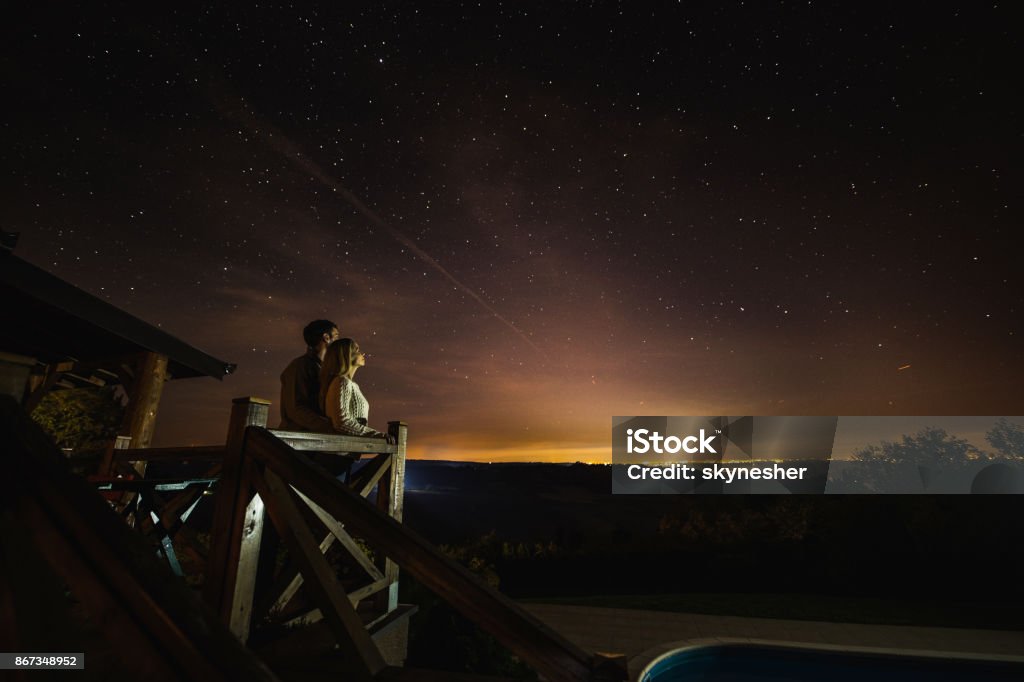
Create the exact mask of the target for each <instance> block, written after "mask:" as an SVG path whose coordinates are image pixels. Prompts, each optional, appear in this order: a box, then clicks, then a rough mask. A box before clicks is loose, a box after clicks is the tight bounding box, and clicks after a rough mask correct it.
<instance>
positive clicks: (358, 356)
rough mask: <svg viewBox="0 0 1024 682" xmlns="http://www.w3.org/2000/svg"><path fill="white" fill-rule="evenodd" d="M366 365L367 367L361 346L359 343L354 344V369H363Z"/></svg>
mask: <svg viewBox="0 0 1024 682" xmlns="http://www.w3.org/2000/svg"><path fill="white" fill-rule="evenodd" d="M364 365H366V355H365V354H364V353H363V351H362V350H361V349H360V348H359V344H358V343H353V344H352V366H353V367H363V366H364Z"/></svg>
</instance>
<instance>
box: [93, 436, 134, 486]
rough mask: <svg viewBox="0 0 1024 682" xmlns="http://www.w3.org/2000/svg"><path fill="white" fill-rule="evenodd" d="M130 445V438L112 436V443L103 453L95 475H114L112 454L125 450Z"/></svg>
mask: <svg viewBox="0 0 1024 682" xmlns="http://www.w3.org/2000/svg"><path fill="white" fill-rule="evenodd" d="M131 444H132V439H131V436H114V441H113V442H112V443H110V445H108V446H107V449H106V450H105V451H104V452H103V461H102V462H100V468H99V470H98V471H97V472H96V473H98V474H99V475H100V476H112V475H113V473H114V452H115V451H116V450H127V449H128V448H129V447H130V446H131Z"/></svg>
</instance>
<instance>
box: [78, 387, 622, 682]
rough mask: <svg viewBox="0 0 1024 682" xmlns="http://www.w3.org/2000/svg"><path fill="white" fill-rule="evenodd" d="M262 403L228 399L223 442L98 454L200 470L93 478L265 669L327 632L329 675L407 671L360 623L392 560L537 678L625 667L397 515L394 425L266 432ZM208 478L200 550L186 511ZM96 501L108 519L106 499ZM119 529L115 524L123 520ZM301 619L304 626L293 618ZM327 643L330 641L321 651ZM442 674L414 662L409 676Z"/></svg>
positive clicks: (386, 594)
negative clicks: (197, 585)
mask: <svg viewBox="0 0 1024 682" xmlns="http://www.w3.org/2000/svg"><path fill="white" fill-rule="evenodd" d="M268 408H269V402H268V401H265V400H260V399H257V398H240V399H236V400H235V401H234V402H233V406H232V413H231V420H230V425H229V429H228V437H227V441H226V444H225V445H224V446H223V447H219V446H218V447H212V446H211V447H189V448H160V449H148V448H147V449H136V450H132V449H129V448H127V447H126V446H127V445H128V443H125V442H124V441H122V442H120V444H119V448H117V449H115V450H114V451H112V452H111V453H109V455H108V457H107V458H106V459H105V463H106V466H109V467H111V469H110V470H109V471H108V472H107V473H108V474H116V473H117V467H118V466H124V467H125V469H124V471H125V472H126V473H128V474H130V472H133V471H137V463H138V462H139V461H140V460H144V461H148V462H156V461H163V462H167V461H179V462H185V461H187V462H192V463H200V464H199V466H200V468H201V471H202V472H203V473H202V475H200V476H198V477H192V478H190V479H187V480H179V481H172V480H160V479H153V478H152V477H150V478H148V479H145V478H132V479H128V478H115V477H112V476H109V475H108V476H107V477H106V478H105V479H103V480H99V481H96V482H95V485H98V486H99V487H100V490H101V491H104V490H106V491H107V492H106V495H107V496H108V498H109V497H111V496H113V494H114V493H115V492H118V491H120V492H122V493H124V494H126V495H129V496H131V497H132V499H131V500H130V501H129V503H128V504H127V505H126V506H125V508H124V509H123V510H122V513H123V514H125V515H127V516H129V517H130V518H131V520H132V521H133V524H134V525H135V526H136V528H137V529H138V530H141V531H144V532H148V533H152V534H153V535H155V536H156V538H157V539H158V540H159V542H160V545H161V547H163V551H164V553H165V556H166V558H167V560H168V563H169V564H170V565H171V566H172V568H176V569H177V572H178V573H179V574H181V573H182V570H181V567H180V565H179V562H178V560H177V557H176V556H175V554H174V551H175V550H174V546H175V545H177V546H178V547H179V548H180V549H182V551H184V552H186V553H188V554H189V559H190V560H191V563H192V564H193V565H196V564H198V565H202V566H204V567H205V576H204V588H203V596H204V598H205V601H206V602H207V604H208V605H209V607H211V608H212V609H213V612H214V614H215V618H216V620H219V621H220V623H221V624H222V625H223V626H224V627H226V628H227V630H229V631H230V632H231V633H232V634H233V635H234V636H235V641H240V642H242V643H245V642H249V643H250V645H251V646H252V647H255V650H256V651H257V652H259V653H260V654H261V655H262V656H264V658H265V660H267V661H269V662H270V663H271V666H270V667H271V668H272V669H275V670H281V669H283V668H282V666H284V667H285V668H286V667H287V666H286V665H284V664H285V663H286V661H287V658H288V656H289V654H291V655H293V656H292V657H293V658H294V654H295V653H296V652H297V651H301V652H302V655H304V656H308V655H309V651H310V647H309V646H308V645H309V644H310V642H312V641H314V640H316V641H321V640H320V639H318V638H323V637H326V639H323V640H322V642H323V643H324V644H326V647H321V649H322V652H323V655H322V656H320V657H318V658H317V660H316V667H317V669H318V670H319V671H320V672H321V673H324V672H326V671H330V670H334V671H336V672H337V673H338V674H339V675H343V677H338V678H337V679H358V680H371V679H381V680H383V679H401V677H402V676H403V675H405V674H406V673H405V672H403V671H402V670H396V669H394V668H392V667H389V666H388V665H387V664H386V663H385V660H384V656H383V655H382V653H381V651H380V650H379V649H378V647H377V644H376V642H375V640H374V638H373V637H372V636H371V631H370V629H368V627H369V628H373V627H374V626H375V625H378V626H379V625H380V624H381V623H386V622H388V619H389V618H394V617H395V616H396V614H398V613H400V612H401V607H400V605H399V604H398V579H399V567H401V570H403V571H406V572H408V573H409V574H411V575H413V576H414V577H415V578H416V579H417V580H418V581H419V582H420V583H421V584H423V585H424V586H425V587H427V588H429V589H430V590H432V591H433V592H435V593H436V594H437V595H438V596H440V597H441V598H443V599H445V600H446V601H448V602H449V604H451V606H452V607H454V608H455V609H456V610H458V611H459V612H461V613H462V614H463V615H464V616H466V617H467V618H468V619H469V620H471V621H472V622H474V623H476V624H477V625H478V626H479V627H480V628H481V629H483V630H485V631H487V632H489V633H491V634H492V635H493V636H494V637H495V638H496V639H497V640H498V641H500V642H501V643H502V644H504V645H505V646H506V647H507V648H508V649H509V650H510V651H512V652H513V653H514V654H516V655H517V656H519V657H520V658H521V659H522V660H523V661H525V662H526V663H528V664H529V665H531V666H532V667H533V668H534V669H535V670H536V671H537V672H538V673H540V674H541V675H542V676H543V677H544V679H547V680H553V681H565V682H568V681H570V680H590V681H594V682H596V681H598V680H602V681H603V680H608V681H612V680H614V681H616V682H617V681H619V680H624V679H625V678H626V671H625V662H624V659H623V658H622V657H621V656H605V655H595V654H590V653H588V652H586V651H584V650H582V649H580V648H579V647H577V646H576V645H574V644H572V643H571V642H569V641H568V640H566V639H565V638H564V637H562V636H561V635H559V634H558V633H556V632H554V631H553V630H551V629H550V628H548V627H547V626H545V625H544V624H543V623H542V622H540V621H539V620H537V619H536V618H535V617H533V616H532V615H531V614H529V613H528V612H526V611H525V610H523V609H522V608H521V607H519V606H518V605H517V604H516V603H514V602H512V601H511V600H509V599H508V598H507V597H505V596H504V595H502V594H501V593H499V592H498V591H496V590H494V589H493V588H491V587H490V586H488V585H487V584H486V583H484V582H483V581H482V580H480V579H479V578H478V577H477V576H476V575H474V574H473V573H471V572H470V571H468V570H467V569H466V568H464V567H463V566H461V565H460V564H458V563H457V562H455V561H453V560H452V559H450V558H449V557H447V556H446V555H444V554H443V553H441V552H440V551H439V550H438V549H437V548H435V547H434V546H433V545H431V544H430V543H429V542H427V541H426V540H425V539H423V538H421V537H420V536H419V535H417V534H416V533H414V532H413V531H411V530H410V529H409V528H408V527H407V526H405V525H404V524H403V523H402V506H403V505H402V500H403V496H404V481H405V453H406V446H407V428H406V426H405V424H403V423H402V422H391V423H389V425H388V432H389V434H390V435H391V436H392V440H394V444H393V445H392V444H388V443H387V442H385V441H384V440H381V439H370V438H353V437H347V436H338V435H322V434H309V433H297V432H286V431H274V430H270V429H267V428H266V425H267V413H268ZM327 453H334V454H327ZM351 453H356V454H355V455H353V454H351ZM325 457H326V458H327V459H326V460H325V459H324V458H325ZM332 457H333V458H348V460H351V459H356V458H363V459H364V461H363V462H361V463H360V465H359V466H356V467H354V468H353V469H352V470H351V472H350V475H349V476H348V478H347V480H346V481H344V482H343V481H342V480H339V478H337V477H336V476H335V475H334V474H333V473H332V472H331V471H328V469H327V468H325V467H324V466H322V464H324V463H327V464H331V463H332V460H331V459H330V458H332ZM318 462H319V463H318ZM129 463H132V466H131V467H129V466H128V464H129ZM332 471H333V469H332ZM214 482H216V488H215V490H216V495H215V497H214V510H213V526H212V533H211V538H210V544H209V549H208V550H207V549H206V548H205V547H204V546H203V543H202V542H201V541H200V539H199V538H198V537H197V534H196V532H195V531H194V530H191V529H190V527H189V526H188V524H186V523H185V520H187V518H188V514H189V513H190V512H191V510H192V509H194V508H195V506H196V504H197V502H198V500H199V499H200V498H201V497H202V496H203V495H204V494H209V493H210V492H211V490H213V489H214V488H213V485H214ZM96 499H97V501H98V500H99V498H98V497H97V498H96ZM121 501H122V502H123V501H124V498H122V499H121ZM106 512H107V516H111V517H113V515H112V514H111V513H110V508H109V506H107V508H106ZM115 518H116V517H115ZM267 518H269V520H270V523H271V525H272V527H273V529H274V532H270V531H269V527H268V526H267V525H266V519H267ZM154 519H155V521H154ZM121 529H122V530H126V529H125V526H124V524H121ZM172 539H173V542H172ZM276 542H280V543H283V545H284V546H285V548H286V549H287V557H288V558H289V560H290V563H289V564H288V565H286V566H284V567H278V569H277V570H276V571H275V570H272V569H274V563H275V562H274V560H275V558H277V557H279V556H280V553H279V552H277V546H276V544H275V543H276ZM332 546H338V547H340V548H341V549H342V550H343V551H344V556H345V558H346V561H347V563H348V565H349V566H350V570H349V571H348V574H347V577H346V579H345V580H344V581H342V580H340V579H339V577H338V576H339V574H338V572H337V570H336V569H335V568H332V566H330V565H329V563H328V559H327V558H326V556H325V553H326V552H327V551H328V550H329V549H330V548H331V547H332ZM109 561H112V562H114V563H116V561H115V560H114V559H110V560H109ZM138 608H142V607H138ZM158 620H159V619H158ZM311 623H315V625H312V626H311V627H312V629H310V628H308V627H307V628H305V629H302V628H297V626H298V625H300V624H301V625H309V624H311ZM284 626H287V627H284ZM306 630H309V631H310V632H313V630H315V631H316V633H317V634H316V637H313V636H311V635H306V634H303V633H305V632H306ZM295 641H298V642H299V644H300V646H299V647H298V648H296V647H295V646H293V644H294V642H295ZM332 644H333V645H334V646H335V647H336V649H337V652H336V653H335V654H333V655H332V654H331V653H330V645H332ZM444 678H445V675H444V674H440V673H439V674H438V676H437V677H434V678H431V677H429V676H426V677H423V676H422V673H421V679H444ZM211 679H212V678H211ZM252 679H260V678H259V677H258V676H255V677H253V678H252ZM418 679H420V678H418Z"/></svg>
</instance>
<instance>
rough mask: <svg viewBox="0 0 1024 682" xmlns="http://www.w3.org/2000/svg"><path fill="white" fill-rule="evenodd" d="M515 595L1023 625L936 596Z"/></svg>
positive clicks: (1023, 619) (880, 620) (660, 607)
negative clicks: (924, 598)
mask: <svg viewBox="0 0 1024 682" xmlns="http://www.w3.org/2000/svg"><path fill="white" fill-rule="evenodd" d="M520 601H523V602H528V603H529V602H534V603H543V604H568V605H575V606H600V607H606V608H615V609H641V610H648V611H671V612H675V613H702V614H707V615H718V616H742V617H748V618H783V619H790V620H817V621H828V622H834V623H870V624H885V625H921V626H933V627H959V628H983V629H991V630H1024V613H1022V610H1021V609H1020V608H1015V607H1014V605H1006V606H1005V607H1000V606H995V605H991V604H971V603H957V602H952V601H943V600H942V599H941V598H937V599H934V600H931V601H910V600H900V599H890V598H879V597H846V596H843V597H840V596H829V595H808V594H756V593H755V594H737V593H715V594H642V595H593V596H586V597H544V598H536V599H522V600H520Z"/></svg>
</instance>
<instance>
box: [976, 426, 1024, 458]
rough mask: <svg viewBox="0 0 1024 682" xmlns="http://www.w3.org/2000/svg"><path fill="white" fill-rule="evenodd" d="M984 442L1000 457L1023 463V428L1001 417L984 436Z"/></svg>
mask: <svg viewBox="0 0 1024 682" xmlns="http://www.w3.org/2000/svg"><path fill="white" fill-rule="evenodd" d="M985 440H987V441H988V444H989V445H991V446H992V448H993V449H994V450H995V451H996V453H998V454H999V455H1000V456H1001V457H1005V458H1006V459H1011V460H1015V461H1018V462H1021V461H1024V427H1022V426H1021V425H1020V424H1011V423H1010V422H1009V421H1007V419H1006V417H1003V418H1002V419H1000V420H999V421H997V422H996V424H995V426H993V427H992V429H991V430H990V431H989V432H988V433H987V434H985Z"/></svg>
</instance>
